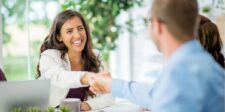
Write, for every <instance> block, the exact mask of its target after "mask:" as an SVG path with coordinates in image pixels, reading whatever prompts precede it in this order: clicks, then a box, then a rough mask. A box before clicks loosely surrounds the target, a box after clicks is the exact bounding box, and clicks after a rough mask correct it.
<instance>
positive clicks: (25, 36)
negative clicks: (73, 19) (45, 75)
mask: <svg viewBox="0 0 225 112" xmlns="http://www.w3.org/2000/svg"><path fill="white" fill-rule="evenodd" d="M151 1H152V0H0V12H1V15H0V67H1V68H2V69H3V71H4V72H5V75H6V77H7V79H8V80H31V79H35V75H36V66H37V64H38V59H39V54H40V52H39V49H40V45H41V43H42V41H43V40H44V38H45V37H46V36H47V34H48V32H49V30H50V26H51V24H52V21H53V19H54V18H55V16H56V15H57V14H58V13H59V12H60V11H62V10H65V9H74V10H77V11H79V12H81V14H82V15H83V16H84V18H85V19H86V21H87V22H88V23H89V26H90V28H91V35H92V41H93V43H94V46H95V49H98V50H100V51H101V53H102V55H103V59H104V61H105V69H106V70H109V71H110V72H111V73H112V75H113V77H116V78H120V79H125V80H138V81H141V82H146V83H152V82H154V80H155V79H156V77H157V74H158V72H159V71H160V69H161V67H162V66H163V62H164V59H163V55H162V54H161V53H159V52H158V51H157V49H156V47H155V45H154V44H153V42H152V41H151V39H150V37H149V34H148V31H147V25H146V24H145V19H146V18H147V17H148V12H149V9H150V6H151ZM198 1H199V8H200V9H199V10H200V13H201V14H203V15H205V16H207V17H209V18H210V19H211V20H213V21H214V22H215V23H216V24H217V25H218V27H219V30H220V33H221V37H222V40H223V42H225V32H224V31H225V0H198ZM174 5H176V4H174ZM223 52H224V49H223Z"/></svg>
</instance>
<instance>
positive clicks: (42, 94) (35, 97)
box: [0, 79, 50, 112]
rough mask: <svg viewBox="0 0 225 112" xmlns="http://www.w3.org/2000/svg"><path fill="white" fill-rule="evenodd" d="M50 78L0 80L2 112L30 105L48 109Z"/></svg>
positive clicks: (24, 108)
mask: <svg viewBox="0 0 225 112" xmlns="http://www.w3.org/2000/svg"><path fill="white" fill-rule="evenodd" d="M49 90H50V80H47V79H42V80H27V81H0V112H11V111H12V109H15V108H20V109H21V110H22V112H26V111H27V109H28V108H30V107H37V108H39V109H41V110H42V111H43V110H46V109H47V108H48V106H49V92H50V91H49Z"/></svg>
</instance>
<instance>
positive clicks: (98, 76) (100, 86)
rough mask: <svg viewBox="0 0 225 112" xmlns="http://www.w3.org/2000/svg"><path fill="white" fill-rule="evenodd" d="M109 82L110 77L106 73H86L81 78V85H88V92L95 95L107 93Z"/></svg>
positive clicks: (110, 80)
mask: <svg viewBox="0 0 225 112" xmlns="http://www.w3.org/2000/svg"><path fill="white" fill-rule="evenodd" d="M111 82H112V77H111V75H110V73H109V72H107V71H102V72H99V73H93V72H87V73H86V74H85V75H83V76H82V77H81V83H82V84H89V85H90V88H89V89H90V91H91V92H93V93H95V94H102V93H109V92H110V86H111Z"/></svg>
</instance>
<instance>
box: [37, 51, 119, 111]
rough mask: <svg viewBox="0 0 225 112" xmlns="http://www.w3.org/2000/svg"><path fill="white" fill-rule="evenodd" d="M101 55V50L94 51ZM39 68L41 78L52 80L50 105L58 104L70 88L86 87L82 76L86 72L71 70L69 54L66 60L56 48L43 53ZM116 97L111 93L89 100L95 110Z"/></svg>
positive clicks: (111, 102)
mask: <svg viewBox="0 0 225 112" xmlns="http://www.w3.org/2000/svg"><path fill="white" fill-rule="evenodd" d="M94 52H95V54H97V55H99V52H97V51H94ZM39 67H40V68H39V69H40V72H41V77H40V78H47V79H50V80H51V88H50V106H54V107H55V106H57V105H59V104H60V100H62V99H64V98H65V97H66V96H67V94H68V92H69V89H70V88H78V87H84V86H87V85H82V84H81V82H80V78H81V76H82V75H84V74H85V72H82V71H71V66H70V62H69V58H68V55H67V54H66V55H65V60H63V59H61V52H60V51H59V50H55V49H48V50H45V51H44V52H43V53H41V57H40V62H39ZM114 100H115V99H114V97H112V96H111V94H102V95H99V96H97V97H95V98H91V97H88V100H87V101H85V102H87V103H88V104H89V105H90V106H91V108H92V109H93V110H95V109H100V108H104V107H107V106H110V105H113V103H114Z"/></svg>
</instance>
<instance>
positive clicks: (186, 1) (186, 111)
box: [90, 0, 225, 112]
mask: <svg viewBox="0 0 225 112" xmlns="http://www.w3.org/2000/svg"><path fill="white" fill-rule="evenodd" d="M198 15H199V14H198V3H197V0H153V3H152V8H151V17H152V18H151V19H149V21H151V24H149V25H148V26H149V29H152V30H150V31H151V34H152V36H151V37H152V39H153V41H154V43H155V44H156V46H157V48H158V50H159V51H161V52H162V53H163V54H164V56H165V59H166V63H165V65H164V67H163V69H162V71H161V72H160V75H159V76H160V77H159V78H158V80H157V81H156V82H155V84H154V85H147V84H140V83H138V82H135V81H124V80H120V79H113V78H112V77H111V76H110V73H109V72H105V71H104V72H100V73H98V74H96V75H92V76H91V80H90V85H91V86H90V90H91V91H93V92H96V93H109V92H111V93H112V95H113V96H115V97H121V98H126V99H128V100H130V101H132V102H134V103H137V104H139V105H141V106H143V107H144V108H148V109H150V110H151V111H152V112H224V111H225V108H224V105H225V102H224V101H225V96H224V91H225V87H224V86H225V85H224V81H225V71H224V69H223V68H222V67H221V66H220V65H219V64H217V63H216V61H215V60H214V59H213V57H212V56H211V55H210V54H209V53H208V52H206V51H205V50H204V48H203V47H202V45H201V44H200V43H199V41H198V40H196V37H197V30H198V26H199V20H200V18H199V16H198ZM143 61H144V60H143Z"/></svg>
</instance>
